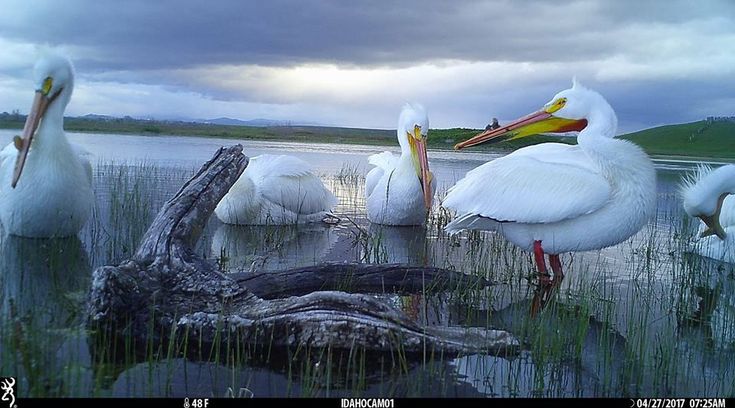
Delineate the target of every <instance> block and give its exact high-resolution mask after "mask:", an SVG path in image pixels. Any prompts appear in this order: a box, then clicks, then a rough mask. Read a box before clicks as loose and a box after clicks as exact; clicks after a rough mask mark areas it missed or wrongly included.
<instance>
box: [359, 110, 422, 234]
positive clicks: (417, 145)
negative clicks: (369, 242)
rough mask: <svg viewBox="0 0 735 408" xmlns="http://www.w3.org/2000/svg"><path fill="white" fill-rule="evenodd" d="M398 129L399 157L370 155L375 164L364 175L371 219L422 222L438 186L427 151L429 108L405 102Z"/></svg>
mask: <svg viewBox="0 0 735 408" xmlns="http://www.w3.org/2000/svg"><path fill="white" fill-rule="evenodd" d="M397 132H398V143H399V144H400V145H401V156H400V157H395V156H394V155H393V154H392V153H391V152H383V153H379V154H374V155H372V156H370V157H369V158H368V161H369V162H370V164H372V165H374V166H375V168H373V169H372V170H370V172H368V174H367V176H366V178H365V197H366V198H367V216H368V220H370V222H373V223H376V224H385V225H421V224H423V223H424V222H425V221H426V214H427V212H428V211H429V210H430V209H431V201H432V198H433V197H434V190H435V189H436V182H435V180H434V177H433V175H432V174H431V172H430V171H429V159H428V158H427V155H426V136H427V134H428V132H429V118H428V116H427V115H426V110H424V108H423V107H422V106H421V105H417V104H406V105H405V106H404V107H403V110H402V111H401V115H400V117H399V119H398V131H397Z"/></svg>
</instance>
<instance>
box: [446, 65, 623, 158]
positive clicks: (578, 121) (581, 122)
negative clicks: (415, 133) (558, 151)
mask: <svg viewBox="0 0 735 408" xmlns="http://www.w3.org/2000/svg"><path fill="white" fill-rule="evenodd" d="M601 111H602V112H604V114H605V115H606V119H608V124H609V125H610V126H608V128H607V129H605V131H604V132H602V133H603V134H604V135H606V136H614V135H615V130H616V129H615V128H616V126H617V118H616V116H615V112H614V111H613V110H612V107H610V105H609V104H608V103H607V101H605V99H604V98H603V97H602V95H600V94H599V93H597V92H595V91H593V90H591V89H588V88H586V87H584V86H582V85H580V84H579V82H577V80H576V79H574V80H573V81H572V87H571V88H569V89H565V90H563V91H561V92H559V93H557V94H556V95H554V97H553V98H551V100H550V101H549V102H547V103H546V104H545V105H544V106H543V107H542V108H541V109H540V110H538V111H536V112H534V113H531V114H530V115H526V116H524V117H522V118H520V119H517V120H515V121H513V122H511V123H509V124H507V125H505V126H501V127H499V128H497V129H493V130H487V131H484V132H482V133H480V134H478V135H476V136H474V137H472V138H471V139H468V140H465V141H464V142H460V143H457V144H456V145H454V148H455V149H457V150H459V149H463V148H465V147H470V146H475V145H478V144H481V143H485V142H491V143H496V142H500V141H504V140H513V139H520V138H522V137H526V136H530V135H536V134H540V133H565V132H573V131H581V130H583V129H585V128H586V127H587V124H588V120H590V118H592V117H594V116H595V115H596V114H597V113H598V112H601Z"/></svg>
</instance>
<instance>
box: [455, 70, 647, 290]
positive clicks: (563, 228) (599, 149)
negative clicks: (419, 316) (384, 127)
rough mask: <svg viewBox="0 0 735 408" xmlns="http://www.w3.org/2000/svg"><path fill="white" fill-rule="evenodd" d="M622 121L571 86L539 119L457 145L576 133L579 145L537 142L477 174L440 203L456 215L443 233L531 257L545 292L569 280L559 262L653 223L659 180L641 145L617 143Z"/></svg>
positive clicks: (607, 107)
mask: <svg viewBox="0 0 735 408" xmlns="http://www.w3.org/2000/svg"><path fill="white" fill-rule="evenodd" d="M617 124H618V120H617V117H616V115H615V112H614V111H613V109H612V107H611V106H610V104H609V103H608V102H607V101H606V100H605V98H603V97H602V95H600V94H599V93H597V92H595V91H593V90H590V89H588V88H586V87H584V86H582V85H580V84H579V83H578V82H577V81H576V80H574V81H573V85H572V88H570V89H566V90H564V91H561V92H559V93H558V94H556V95H555V96H554V97H553V98H552V99H551V101H549V102H548V103H546V104H545V105H544V106H543V107H542V108H541V109H540V110H539V111H537V112H534V113H532V114H530V115H527V116H524V117H522V118H520V119H518V120H515V121H513V122H512V123H510V124H507V125H505V126H501V127H500V128H498V129H494V130H489V131H485V132H482V133H480V134H478V135H476V136H474V137H472V138H471V139H469V140H466V141H464V142H461V143H458V144H457V145H456V146H455V148H456V149H463V148H466V147H470V146H476V145H478V144H480V143H493V142H499V141H502V140H515V139H520V138H523V137H527V136H531V135H534V134H539V133H565V132H571V131H578V132H579V134H578V136H577V144H576V145H570V144H566V143H541V144H538V145H535V146H528V147H525V148H522V149H518V150H516V151H514V152H513V153H511V154H508V155H507V156H504V157H500V158H498V159H495V160H493V161H490V162H488V163H485V164H483V165H482V166H480V167H478V168H476V169H474V170H471V171H469V172H468V173H467V175H466V176H465V177H464V178H463V179H462V180H460V181H459V182H458V183H457V184H455V185H454V186H453V187H452V188H451V189H450V190H449V192H448V194H447V196H446V198H445V199H444V202H443V205H444V207H445V208H447V209H450V210H453V211H455V212H456V214H457V216H456V217H455V218H454V220H453V221H452V222H450V223H449V224H448V225H447V226H446V229H447V230H448V231H449V232H450V233H456V232H458V231H460V230H464V229H479V230H491V231H498V232H500V233H501V234H502V235H503V236H505V238H506V239H508V240H509V241H511V242H513V243H514V244H516V245H517V246H519V247H521V248H522V249H524V250H526V251H529V252H532V253H533V254H534V259H535V262H536V265H537V269H538V273H539V281H540V283H542V284H543V285H544V286H546V285H549V284H551V283H552V281H551V277H550V274H549V273H548V272H547V269H546V261H545V259H544V255H548V257H549V262H550V264H551V269H552V271H553V273H554V282H557V283H560V282H561V278H563V276H564V274H563V270H562V261H561V259H560V257H559V256H560V254H562V253H565V252H573V251H589V250H596V249H600V248H605V247H608V246H611V245H616V244H618V243H620V242H622V241H624V240H626V239H628V238H630V237H631V236H632V235H633V234H635V233H636V232H638V231H639V230H640V229H641V228H642V227H643V226H644V225H645V224H646V222H647V221H648V219H649V217H650V216H651V214H653V212H654V209H655V203H656V172H655V170H654V168H653V163H652V162H651V159H650V158H649V157H648V155H646V153H645V152H644V151H643V150H642V149H641V148H640V147H638V146H637V145H635V144H633V143H632V142H629V141H627V140H621V139H616V138H615V136H616V133H615V132H616V129H617Z"/></svg>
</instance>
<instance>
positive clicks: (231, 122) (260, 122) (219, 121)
mask: <svg viewBox="0 0 735 408" xmlns="http://www.w3.org/2000/svg"><path fill="white" fill-rule="evenodd" d="M194 122H198V123H208V124H212V125H226V126H253V127H270V126H294V125H301V126H303V125H319V124H318V123H313V122H294V121H290V120H272V119H262V118H258V119H252V120H240V119H233V118H226V117H223V118H216V119H197V120H194Z"/></svg>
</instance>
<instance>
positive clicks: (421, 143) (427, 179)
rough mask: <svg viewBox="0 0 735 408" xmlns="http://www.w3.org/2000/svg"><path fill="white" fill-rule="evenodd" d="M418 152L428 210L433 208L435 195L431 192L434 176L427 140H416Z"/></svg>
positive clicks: (422, 186)
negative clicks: (430, 164) (427, 150)
mask: <svg viewBox="0 0 735 408" xmlns="http://www.w3.org/2000/svg"><path fill="white" fill-rule="evenodd" d="M416 153H417V154H418V157H419V168H420V171H421V188H422V189H423V190H424V204H425V205H426V209H427V210H429V211H430V210H431V202H432V200H433V198H434V197H433V196H432V194H431V178H432V177H433V176H432V174H431V171H429V157H428V155H427V153H426V141H425V140H423V139H421V140H416Z"/></svg>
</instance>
